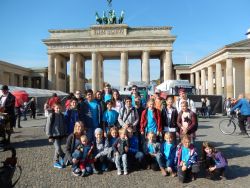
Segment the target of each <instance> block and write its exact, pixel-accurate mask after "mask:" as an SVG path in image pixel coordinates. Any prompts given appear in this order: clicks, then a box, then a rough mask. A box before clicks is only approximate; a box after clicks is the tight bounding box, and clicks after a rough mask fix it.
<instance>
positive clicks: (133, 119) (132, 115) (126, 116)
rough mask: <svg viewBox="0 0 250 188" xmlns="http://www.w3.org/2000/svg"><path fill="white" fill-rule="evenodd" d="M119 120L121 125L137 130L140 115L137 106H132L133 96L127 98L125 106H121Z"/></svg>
mask: <svg viewBox="0 0 250 188" xmlns="http://www.w3.org/2000/svg"><path fill="white" fill-rule="evenodd" d="M118 122H119V124H120V126H121V127H123V128H125V129H127V128H128V127H131V128H132V129H133V131H136V126H137V124H138V122H139V115H138V112H137V110H136V109H135V107H133V106H132V99H131V97H126V98H125V106H124V107H123V108H121V110H120V112H119V116H118Z"/></svg>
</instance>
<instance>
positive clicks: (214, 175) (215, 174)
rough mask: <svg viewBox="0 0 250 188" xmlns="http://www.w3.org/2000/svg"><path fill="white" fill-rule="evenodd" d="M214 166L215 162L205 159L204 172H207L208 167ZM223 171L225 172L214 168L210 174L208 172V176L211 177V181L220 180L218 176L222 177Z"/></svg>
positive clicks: (223, 169) (209, 158)
mask: <svg viewBox="0 0 250 188" xmlns="http://www.w3.org/2000/svg"><path fill="white" fill-rule="evenodd" d="M214 166H215V162H214V160H213V158H211V157H207V159H206V164H205V168H206V170H208V169H209V168H210V167H214ZM224 171H225V168H216V169H215V170H214V171H212V172H210V171H209V172H208V173H209V174H208V175H209V176H210V177H211V179H220V176H222V175H223V173H224Z"/></svg>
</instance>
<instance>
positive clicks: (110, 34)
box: [43, 24, 176, 92]
mask: <svg viewBox="0 0 250 188" xmlns="http://www.w3.org/2000/svg"><path fill="white" fill-rule="evenodd" d="M171 29H172V27H167V26H165V27H129V26H128V25H126V24H107V25H92V26H91V27H90V28H88V29H77V30H76V29H75V30H73V29H72V30H49V33H50V36H49V38H48V39H45V40H43V42H44V43H45V44H46V45H47V47H48V61H49V65H48V85H49V89H52V90H54V89H55V90H61V91H66V80H67V63H68V62H69V63H70V75H69V77H70V78H69V79H70V92H74V91H76V90H84V78H85V61H86V60H91V61H92V77H91V78H92V89H93V90H94V91H97V90H99V89H102V85H103V82H104V75H103V73H104V71H103V62H104V60H110V59H120V87H123V86H125V85H127V84H128V79H129V78H128V75H129V72H128V70H129V69H128V60H129V59H141V67H142V69H141V73H142V81H145V82H146V83H149V82H150V63H149V61H150V58H158V59H159V60H160V71H159V72H160V79H161V81H165V80H170V79H173V78H174V75H173V62H172V51H173V42H174V41H175V39H176V37H175V36H173V35H171ZM138 74H140V72H139V70H138ZM114 79H117V78H114Z"/></svg>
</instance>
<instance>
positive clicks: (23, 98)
mask: <svg viewBox="0 0 250 188" xmlns="http://www.w3.org/2000/svg"><path fill="white" fill-rule="evenodd" d="M12 94H13V95H14V96H15V97H16V103H15V106H16V107H18V106H21V105H23V103H24V102H28V100H29V94H28V93H27V92H26V91H24V90H15V91H13V92H12Z"/></svg>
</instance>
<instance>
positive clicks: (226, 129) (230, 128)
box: [219, 119, 236, 135]
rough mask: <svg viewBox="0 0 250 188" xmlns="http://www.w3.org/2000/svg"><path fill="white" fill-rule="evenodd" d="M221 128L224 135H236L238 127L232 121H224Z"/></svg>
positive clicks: (220, 125)
mask: <svg viewBox="0 0 250 188" xmlns="http://www.w3.org/2000/svg"><path fill="white" fill-rule="evenodd" d="M219 128H220V131H221V132H222V133H223V134H227V135H230V134H233V133H234V131H235V129H236V125H235V123H234V122H233V121H232V120H231V119H223V120H222V121H221V122H220V124H219Z"/></svg>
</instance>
